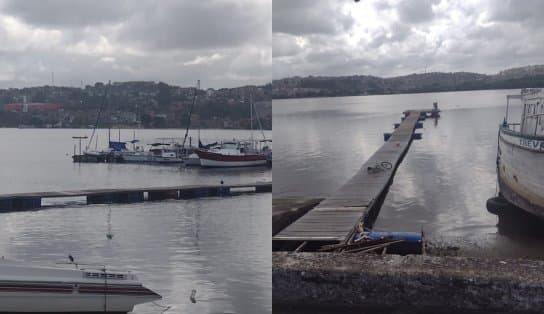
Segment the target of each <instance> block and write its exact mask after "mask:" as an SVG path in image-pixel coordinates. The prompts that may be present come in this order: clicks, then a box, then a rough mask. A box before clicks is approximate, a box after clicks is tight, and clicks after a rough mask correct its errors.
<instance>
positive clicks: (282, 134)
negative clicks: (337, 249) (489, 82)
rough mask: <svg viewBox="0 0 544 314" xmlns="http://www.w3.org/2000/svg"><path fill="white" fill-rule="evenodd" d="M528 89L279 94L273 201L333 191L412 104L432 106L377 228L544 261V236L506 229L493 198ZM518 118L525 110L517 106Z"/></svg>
mask: <svg viewBox="0 0 544 314" xmlns="http://www.w3.org/2000/svg"><path fill="white" fill-rule="evenodd" d="M516 92H517V93H519V90H500V91H471V92H448V93H427V94H409V95H388V96H364V97H338V98H315V99H295V100H277V101H276V100H275V101H274V105H273V110H274V112H273V114H274V117H273V118H274V137H275V138H276V143H275V144H276V145H275V147H274V149H275V151H274V197H326V196H328V195H330V194H331V193H333V192H334V191H335V190H337V189H338V188H339V187H340V186H341V185H342V184H344V183H345V182H346V181H347V180H348V179H349V178H350V177H351V176H353V175H354V174H355V172H356V171H357V170H358V169H359V168H360V167H361V165H362V163H363V162H364V161H365V160H367V159H368V157H369V156H370V155H372V154H373V153H374V152H375V151H376V149H377V148H378V147H380V146H381V145H382V144H383V133H385V132H391V131H392V130H393V123H398V122H400V118H401V113H402V112H403V111H404V110H406V109H418V108H431V107H432V103H433V102H434V101H438V103H439V107H440V108H441V109H442V110H443V112H442V117H441V118H440V119H439V120H437V121H433V120H430V119H428V120H427V121H425V122H424V128H423V129H422V130H418V132H422V133H423V140H420V141H414V142H413V143H412V146H411V148H410V150H409V152H408V154H407V155H406V157H405V159H404V161H403V163H402V164H401V166H400V167H399V169H398V171H397V174H396V176H395V179H394V182H393V184H392V186H391V189H390V192H389V194H388V196H387V198H386V200H385V202H384V204H383V207H382V209H381V211H380V215H379V217H378V219H377V221H376V224H375V226H374V227H375V230H380V231H419V230H421V229H423V230H424V231H425V232H426V233H427V235H429V238H431V239H434V240H435V241H442V240H444V241H447V242H448V245H449V244H452V245H456V246H461V247H462V246H467V248H468V247H470V248H471V249H474V253H475V254H478V251H480V249H483V250H481V251H482V252H485V254H498V255H501V256H502V255H509V256H520V255H522V256H526V255H530V256H534V257H544V251H543V250H542V248H541V245H540V244H541V239H534V238H532V237H528V238H527V237H522V238H521V239H520V238H517V237H514V236H512V235H503V234H499V232H498V229H497V221H498V218H497V216H495V215H492V214H490V213H488V211H487V210H486V207H485V203H486V200H487V199H488V198H489V197H492V196H494V195H495V193H496V173H495V159H496V149H497V132H498V124H499V123H500V122H501V121H502V119H503V117H504V113H505V107H506V98H505V95H506V94H514V93H516ZM511 114H512V117H516V118H517V117H518V116H519V114H518V113H517V112H514V111H512V112H511Z"/></svg>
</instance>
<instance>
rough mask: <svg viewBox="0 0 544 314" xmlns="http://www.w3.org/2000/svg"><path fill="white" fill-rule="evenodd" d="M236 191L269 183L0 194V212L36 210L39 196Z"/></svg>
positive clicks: (102, 198)
mask: <svg viewBox="0 0 544 314" xmlns="http://www.w3.org/2000/svg"><path fill="white" fill-rule="evenodd" d="M237 190H238V191H239V192H253V193H267V192H272V182H256V183H247V184H246V183H244V184H217V185H185V186H163V187H149V188H126V189H95V190H76V191H56V192H32V193H15V194H3V195H0V211H19V210H30V209H39V208H41V207H42V199H43V198H66V197H81V196H83V197H86V199H87V204H110V203H137V202H144V201H159V200H165V199H191V198H199V197H210V196H230V195H232V194H233V193H236V191H237Z"/></svg>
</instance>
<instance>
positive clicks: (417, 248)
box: [364, 232, 423, 255]
mask: <svg viewBox="0 0 544 314" xmlns="http://www.w3.org/2000/svg"><path fill="white" fill-rule="evenodd" d="M364 235H365V237H366V238H367V239H370V240H378V239H384V238H387V239H393V240H402V242H399V243H394V244H391V245H389V246H388V247H387V252H388V253H391V254H401V255H406V254H421V253H422V252H423V234H422V233H417V232H365V233H364Z"/></svg>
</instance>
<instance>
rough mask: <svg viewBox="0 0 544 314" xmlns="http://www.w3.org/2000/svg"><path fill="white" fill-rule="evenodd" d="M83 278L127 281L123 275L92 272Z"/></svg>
mask: <svg viewBox="0 0 544 314" xmlns="http://www.w3.org/2000/svg"><path fill="white" fill-rule="evenodd" d="M85 277H87V278H97V279H98V278H100V279H119V280H124V279H127V276H126V275H124V274H112V273H94V272H86V273H85Z"/></svg>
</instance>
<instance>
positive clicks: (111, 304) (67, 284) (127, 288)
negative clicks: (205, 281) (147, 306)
mask: <svg viewBox="0 0 544 314" xmlns="http://www.w3.org/2000/svg"><path fill="white" fill-rule="evenodd" d="M160 298H161V296H160V295H159V294H157V293H156V292H154V291H152V290H150V289H148V288H146V287H144V286H143V285H142V284H141V283H140V282H139V281H138V279H137V277H136V275H134V274H132V273H130V272H126V271H111V270H108V269H105V268H103V267H101V268H97V269H93V268H83V267H79V266H78V265H76V264H68V265H64V266H62V267H61V266H51V267H43V266H36V265H29V264H24V263H19V262H13V261H9V260H4V259H1V260H0V312H2V313H6V312H7V313H93V312H94V313H127V312H130V311H132V310H133V308H134V306H135V305H137V304H141V303H145V302H150V301H154V300H158V299H160Z"/></svg>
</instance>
